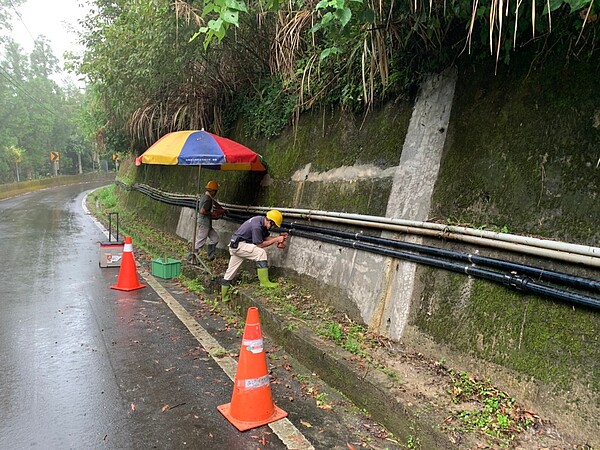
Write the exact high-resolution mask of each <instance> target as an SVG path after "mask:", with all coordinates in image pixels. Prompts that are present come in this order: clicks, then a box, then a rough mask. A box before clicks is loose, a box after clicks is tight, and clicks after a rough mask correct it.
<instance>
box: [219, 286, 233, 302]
mask: <svg viewBox="0 0 600 450" xmlns="http://www.w3.org/2000/svg"><path fill="white" fill-rule="evenodd" d="M229 289H231V286H229V285H227V284H222V285H221V300H222V301H224V302H226V301H227V300H229Z"/></svg>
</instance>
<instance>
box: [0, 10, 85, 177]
mask: <svg viewBox="0 0 600 450" xmlns="http://www.w3.org/2000/svg"><path fill="white" fill-rule="evenodd" d="M21 3H22V2H21V1H14V0H12V1H4V0H1V1H0V29H3V30H5V34H3V35H1V36H0V183H10V182H15V181H23V180H27V179H36V178H40V177H44V176H46V175H48V174H52V173H53V172H55V173H63V174H75V173H80V172H81V171H82V169H83V167H86V166H87V167H91V159H90V153H89V150H90V148H91V147H90V145H89V144H87V143H86V140H85V139H84V137H83V136H82V135H81V133H80V132H79V131H78V126H77V123H76V121H75V118H76V117H77V115H78V114H79V111H80V101H81V93H80V92H79V90H78V89H77V88H76V87H75V86H66V87H62V86H59V85H58V84H57V83H56V82H55V81H54V80H53V76H54V75H55V74H56V73H57V72H58V70H59V69H58V59H57V58H56V57H55V56H54V54H53V53H52V49H51V48H50V47H49V45H48V42H47V40H46V39H45V38H44V37H40V38H38V39H37V40H36V41H35V43H34V47H33V50H32V51H31V53H30V54H25V53H24V52H23V49H22V48H21V47H20V46H19V45H18V44H17V43H16V42H15V41H14V40H12V39H11V38H10V36H8V32H10V16H11V13H14V11H15V8H16V7H17V6H18V5H19V4H21ZM94 133H95V130H94ZM90 135H92V134H90ZM50 152H58V153H59V155H60V156H59V157H60V161H59V164H60V166H54V167H53V166H52V165H51V161H50Z"/></svg>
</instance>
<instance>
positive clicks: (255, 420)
mask: <svg viewBox="0 0 600 450" xmlns="http://www.w3.org/2000/svg"><path fill="white" fill-rule="evenodd" d="M217 409H218V410H219V411H220V412H221V414H223V415H224V416H225V417H226V418H227V420H229V421H230V422H231V423H232V424H233V426H235V427H236V428H237V429H238V430H240V431H246V430H250V429H251V428H256V427H260V426H262V425H266V424H268V423H271V422H275V421H276V420H279V419H283V418H284V417H287V413H286V412H285V411H284V410H282V409H280V408H278V407H277V406H275V404H274V403H273V397H272V396H271V384H270V380H269V373H268V371H267V357H266V355H265V352H264V349H263V339H262V333H261V331H260V321H259V319H258V308H256V307H252V308H248V315H247V316H246V326H245V328H244V337H243V338H242V348H241V350H240V359H239V362H238V368H237V372H236V374H235V380H234V382H233V395H232V396H231V403H227V404H226V405H221V406H217Z"/></svg>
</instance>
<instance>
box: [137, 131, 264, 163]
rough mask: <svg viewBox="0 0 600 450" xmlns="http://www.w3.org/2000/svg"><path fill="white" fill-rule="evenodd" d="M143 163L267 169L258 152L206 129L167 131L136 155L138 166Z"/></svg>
mask: <svg viewBox="0 0 600 450" xmlns="http://www.w3.org/2000/svg"><path fill="white" fill-rule="evenodd" d="M142 163H144V164H162V165H170V166H176V165H179V166H201V167H204V168H207V169H213V170H254V171H265V170H267V167H266V164H265V162H264V161H263V159H262V157H261V156H260V155H259V154H258V153H255V152H253V151H252V150H250V149H249V148H248V147H245V146H243V145H242V144H239V143H237V142H235V141H232V140H231V139H227V138H224V137H221V136H217V135H215V134H212V133H209V132H207V131H204V130H191V131H175V132H172V133H169V134H166V135H164V136H163V137H162V138H160V139H159V140H158V141H156V142H155V143H154V144H153V145H152V146H151V147H150V148H149V149H148V150H146V151H145V152H144V153H142V154H141V155H140V156H139V157H137V158H136V160H135V164H136V165H137V166H139V165H141V164H142Z"/></svg>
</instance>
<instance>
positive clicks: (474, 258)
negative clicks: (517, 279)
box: [286, 222, 600, 292]
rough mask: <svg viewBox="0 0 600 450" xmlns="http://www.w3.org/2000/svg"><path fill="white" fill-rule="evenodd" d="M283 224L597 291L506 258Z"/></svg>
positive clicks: (596, 286) (597, 286) (593, 285)
mask: <svg viewBox="0 0 600 450" xmlns="http://www.w3.org/2000/svg"><path fill="white" fill-rule="evenodd" d="M286 225H287V226H289V227H290V229H298V230H305V231H315V232H317V233H322V234H326V235H330V236H337V237H341V238H344V239H355V240H357V241H363V242H368V243H371V244H377V245H383V246H387V247H392V248H399V249H403V250H409V251H415V252H421V253H425V254H429V255H434V256H441V257H443V258H450V259H456V260H458V261H465V262H469V263H471V264H479V265H482V266H487V267H494V268H498V269H503V270H508V271H516V272H520V273H523V274H526V275H529V276H531V277H533V278H535V279H538V280H546V281H552V282H555V283H560V284H567V285H569V286H573V287H576V288H581V289H589V290H592V291H597V292H600V283H599V282H597V281H595V280H590V279H587V278H582V277H577V276H573V275H568V274H564V273H560V272H553V271H550V270H546V269H542V268H539V267H532V266H526V265H523V264H516V263H512V262H509V261H502V260H500V259H494V258H488V257H485V256H478V255H473V254H470V253H465V252H460V251H454V250H446V249H442V248H437V247H430V246H427V245H421V244H411V243H409V242H403V241H396V240H392V239H386V238H380V237H376V236H368V235H364V234H362V233H349V232H347V231H339V230H334V229H331V228H322V227H315V226H311V225H305V224H301V223H296V222H292V223H286Z"/></svg>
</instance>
